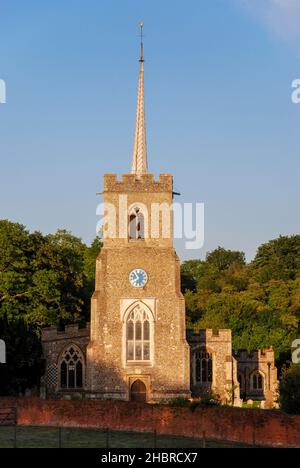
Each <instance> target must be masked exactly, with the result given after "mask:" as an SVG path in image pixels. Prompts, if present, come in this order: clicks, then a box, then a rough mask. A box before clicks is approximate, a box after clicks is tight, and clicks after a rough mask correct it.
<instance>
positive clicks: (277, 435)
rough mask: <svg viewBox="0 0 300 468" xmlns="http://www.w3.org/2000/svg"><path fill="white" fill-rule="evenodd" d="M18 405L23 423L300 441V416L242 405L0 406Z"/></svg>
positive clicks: (31, 402)
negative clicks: (246, 408) (197, 406)
mask: <svg viewBox="0 0 300 468" xmlns="http://www.w3.org/2000/svg"><path fill="white" fill-rule="evenodd" d="M12 404H17V407H18V416H17V417H18V424H20V425H37V426H39V425H42V426H43V425H45V426H63V427H91V428H109V429H112V430H132V431H144V432H152V431H154V430H155V429H156V431H157V433H158V434H171V435H179V436H190V437H196V438H198V437H199V438H202V436H203V432H204V431H205V434H206V438H207V439H215V440H227V441H232V442H241V443H247V444H253V443H255V444H257V445H270V446H284V447H300V416H289V415H286V414H283V413H281V412H279V411H267V410H264V411H262V410H261V411H259V410H242V409H237V408H232V409H231V408H205V409H203V408H198V409H196V410H195V411H194V412H191V411H190V410H189V409H188V408H170V407H166V406H156V405H155V406H151V405H145V404H141V403H127V402H122V401H100V400H97V401H91V400H84V401H62V400H61V401H54V400H46V401H45V400H39V399H17V400H14V399H3V398H2V399H0V407H1V408H3V407H5V406H12Z"/></svg>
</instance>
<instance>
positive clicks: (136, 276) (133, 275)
mask: <svg viewBox="0 0 300 468" xmlns="http://www.w3.org/2000/svg"><path fill="white" fill-rule="evenodd" d="M129 282H130V284H131V286H133V287H134V288H143V287H144V286H145V285H146V284H147V282H148V275H147V273H146V272H145V271H144V270H142V269H141V268H135V269H134V270H132V271H131V272H130V273H129Z"/></svg>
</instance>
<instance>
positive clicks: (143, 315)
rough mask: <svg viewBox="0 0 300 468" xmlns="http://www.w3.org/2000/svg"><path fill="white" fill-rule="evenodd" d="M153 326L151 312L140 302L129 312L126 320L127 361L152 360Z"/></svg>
mask: <svg viewBox="0 0 300 468" xmlns="http://www.w3.org/2000/svg"><path fill="white" fill-rule="evenodd" d="M150 335H151V327H150V317H149V313H148V312H147V311H146V310H145V308H144V307H142V306H141V305H140V304H137V305H136V307H134V309H133V310H132V311H131V312H130V313H129V315H128V317H127V321H126V359H127V361H129V362H130V361H132V362H134V361H150V359H151V356H150V354H151V353H150V340H151V336H150Z"/></svg>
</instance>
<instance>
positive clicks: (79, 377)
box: [60, 345, 84, 389]
mask: <svg viewBox="0 0 300 468" xmlns="http://www.w3.org/2000/svg"><path fill="white" fill-rule="evenodd" d="M83 373H84V358H83V354H82V352H81V351H80V350H79V348H78V347H77V346H75V345H71V346H69V347H68V348H67V349H66V350H65V351H64V352H63V354H62V356H61V361H60V386H61V388H68V389H69V388H70V389H71V388H82V387H83Z"/></svg>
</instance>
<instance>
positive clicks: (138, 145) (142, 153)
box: [131, 22, 148, 176]
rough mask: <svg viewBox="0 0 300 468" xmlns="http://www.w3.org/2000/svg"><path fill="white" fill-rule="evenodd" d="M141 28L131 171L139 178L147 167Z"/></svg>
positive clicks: (141, 24)
mask: <svg viewBox="0 0 300 468" xmlns="http://www.w3.org/2000/svg"><path fill="white" fill-rule="evenodd" d="M139 26H140V28H141V55H140V74H139V90H138V102H137V111H136V127H135V136H134V147H133V159H132V170H131V172H132V173H133V174H136V175H137V176H140V175H141V174H145V173H146V172H147V170H148V167H147V142H146V124H145V103H144V44H143V27H144V24H143V23H142V22H141V23H140V24H139Z"/></svg>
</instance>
